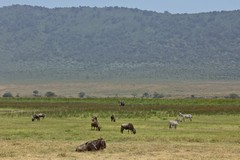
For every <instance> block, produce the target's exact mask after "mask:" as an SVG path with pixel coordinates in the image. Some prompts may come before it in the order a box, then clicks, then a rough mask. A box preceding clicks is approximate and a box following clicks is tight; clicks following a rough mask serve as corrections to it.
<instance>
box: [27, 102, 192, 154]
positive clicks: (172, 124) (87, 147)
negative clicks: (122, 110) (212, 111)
mask: <svg viewBox="0 0 240 160" xmlns="http://www.w3.org/2000/svg"><path fill="white" fill-rule="evenodd" d="M119 105H120V106H125V102H123V101H120V102H119ZM178 116H180V117H181V119H180V118H179V117H178ZM178 116H177V118H176V119H175V120H170V121H169V129H171V128H175V129H176V128H177V126H178V124H179V123H180V122H183V121H185V119H189V120H190V121H192V115H191V114H182V113H181V112H179V114H178ZM45 117H46V114H45V113H39V114H34V115H33V116H32V121H34V120H38V121H39V120H40V119H41V118H42V119H44V118H45ZM110 118H111V122H116V118H115V116H114V115H111V117H110ZM93 129H94V130H96V131H100V130H101V126H100V124H99V122H98V118H97V117H96V116H94V117H92V120H91V130H93ZM124 130H127V131H128V133H129V131H130V132H131V133H133V134H136V129H135V128H134V126H133V124H132V123H126V124H121V126H120V132H121V133H123V131H124ZM105 148H106V142H105V140H104V139H103V138H98V139H96V140H91V141H88V142H86V143H84V144H81V145H79V146H77V148H76V152H84V151H97V150H102V149H105Z"/></svg>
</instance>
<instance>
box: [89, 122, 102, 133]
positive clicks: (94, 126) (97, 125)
mask: <svg viewBox="0 0 240 160" xmlns="http://www.w3.org/2000/svg"><path fill="white" fill-rule="evenodd" d="M91 129H96V130H97V131H100V130H101V126H100V125H99V123H98V121H94V122H92V123H91Z"/></svg>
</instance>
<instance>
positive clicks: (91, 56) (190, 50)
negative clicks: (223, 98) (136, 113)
mask: <svg viewBox="0 0 240 160" xmlns="http://www.w3.org/2000/svg"><path fill="white" fill-rule="evenodd" d="M239 17H240V11H229V12H211V13H200V14H170V13H168V12H165V13H156V12H150V11H142V10H137V9H127V8H117V7H114V8H89V7H79V8H57V9H47V8H42V7H31V6H19V5H16V6H11V7H3V8H0V75H1V76H0V82H9V81H15V82H16V81H25V80H29V81H36V82H38V81H49V80H68V81H72V80H93V81H103V80H126V81H127V80H131V81H133V80H153V81H154V80H161V79H188V80H196V79H199V80H222V79H224V80H225V79H228V80H239V79H240V70H239V68H240V37H239V35H240V18H239Z"/></svg>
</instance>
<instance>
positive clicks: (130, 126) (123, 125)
mask: <svg viewBox="0 0 240 160" xmlns="http://www.w3.org/2000/svg"><path fill="white" fill-rule="evenodd" d="M124 129H126V130H128V133H129V130H130V131H132V133H133V134H136V129H135V128H134V126H133V124H132V123H128V124H122V125H121V130H120V131H121V133H123V130H124Z"/></svg>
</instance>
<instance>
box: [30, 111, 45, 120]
mask: <svg viewBox="0 0 240 160" xmlns="http://www.w3.org/2000/svg"><path fill="white" fill-rule="evenodd" d="M45 117H46V114H45V113H39V114H34V115H33V116H32V121H34V120H35V119H36V120H38V121H39V120H40V118H42V119H44V118H45Z"/></svg>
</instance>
